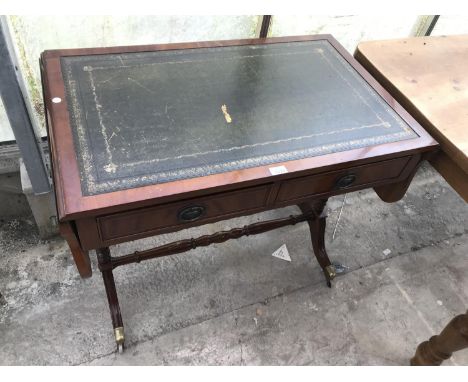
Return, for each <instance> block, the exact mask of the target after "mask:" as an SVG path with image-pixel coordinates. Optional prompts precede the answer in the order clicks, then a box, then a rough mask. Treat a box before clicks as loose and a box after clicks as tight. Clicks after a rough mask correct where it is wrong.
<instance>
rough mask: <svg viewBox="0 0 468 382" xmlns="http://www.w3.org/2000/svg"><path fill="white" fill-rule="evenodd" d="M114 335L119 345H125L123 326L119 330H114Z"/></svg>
mask: <svg viewBox="0 0 468 382" xmlns="http://www.w3.org/2000/svg"><path fill="white" fill-rule="evenodd" d="M114 335H115V342H117V344H123V343H124V341H125V336H124V328H123V326H120V327H118V328H114Z"/></svg>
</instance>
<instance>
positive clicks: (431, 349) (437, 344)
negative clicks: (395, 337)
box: [410, 311, 468, 366]
mask: <svg viewBox="0 0 468 382" xmlns="http://www.w3.org/2000/svg"><path fill="white" fill-rule="evenodd" d="M467 347H468V311H467V312H466V313H465V314H460V315H459V316H456V317H455V318H454V319H453V320H452V321H450V322H449V323H448V325H447V326H446V327H445V328H444V330H442V332H441V333H440V334H439V335H438V336H433V337H431V338H430V339H429V341H424V342H422V343H421V344H419V346H418V348H417V349H416V354H415V355H414V357H413V358H411V361H410V363H411V365H412V366H438V365H440V364H441V363H442V361H444V360H446V359H449V358H450V357H451V356H452V353H453V352H455V351H457V350H462V349H465V348H467Z"/></svg>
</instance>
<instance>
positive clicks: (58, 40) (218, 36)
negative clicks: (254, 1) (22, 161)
mask: <svg viewBox="0 0 468 382" xmlns="http://www.w3.org/2000/svg"><path fill="white" fill-rule="evenodd" d="M8 21H9V25H10V31H11V35H12V38H13V40H14V44H15V48H16V51H17V54H18V57H19V60H20V66H21V69H22V74H23V77H24V79H25V82H26V84H27V88H28V92H29V97H30V99H31V100H32V104H33V105H32V106H33V108H34V111H35V114H36V117H37V121H38V124H39V125H40V129H41V135H43V136H44V135H45V134H46V132H45V127H44V116H43V111H42V91H41V84H40V74H39V65H38V59H39V56H40V54H41V52H42V51H44V50H46V49H59V48H62V49H63V48H83V47H99V46H113V45H140V44H157V43H169V42H183V41H186V42H188V41H204V40H226V39H238V38H251V37H254V36H255V32H256V29H257V26H258V23H259V22H260V21H261V20H260V17H259V16H9V17H8Z"/></svg>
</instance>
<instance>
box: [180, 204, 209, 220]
mask: <svg viewBox="0 0 468 382" xmlns="http://www.w3.org/2000/svg"><path fill="white" fill-rule="evenodd" d="M204 212H205V207H203V206H190V207H185V208H184V209H182V210H180V211H179V213H178V215H177V218H178V219H179V220H181V221H183V222H192V221H194V220H197V219H199V218H200V217H202V215H203V214H204Z"/></svg>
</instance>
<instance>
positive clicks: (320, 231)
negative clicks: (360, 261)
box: [298, 199, 336, 288]
mask: <svg viewBox="0 0 468 382" xmlns="http://www.w3.org/2000/svg"><path fill="white" fill-rule="evenodd" d="M326 204H327V199H320V200H317V201H311V202H303V203H300V204H298V207H299V208H300V210H301V211H302V213H304V214H305V213H309V212H311V211H313V212H315V213H314V215H313V216H314V217H313V218H312V219H309V220H307V223H308V224H309V229H310V237H311V239H312V247H313V249H314V254H315V257H316V258H317V261H318V262H319V264H320V267H321V268H322V270H323V273H324V274H325V278H326V281H327V285H328V287H330V288H331V280H333V279H334V278H335V276H336V270H335V267H334V266H333V264H332V263H331V261H330V259H329V258H328V254H327V251H326V249H325V226H326V219H327V215H326V214H325V213H324V209H325V206H326Z"/></svg>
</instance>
